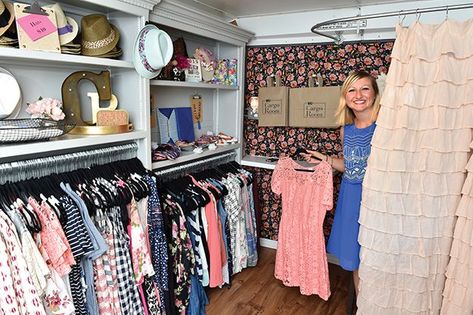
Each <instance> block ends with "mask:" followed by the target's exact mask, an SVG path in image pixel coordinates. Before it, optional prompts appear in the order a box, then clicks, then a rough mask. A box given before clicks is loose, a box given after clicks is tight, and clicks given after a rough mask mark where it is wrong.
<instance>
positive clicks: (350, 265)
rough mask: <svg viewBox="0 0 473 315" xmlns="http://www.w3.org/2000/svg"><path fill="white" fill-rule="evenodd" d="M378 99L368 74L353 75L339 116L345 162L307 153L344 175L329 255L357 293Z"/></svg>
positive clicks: (345, 85) (346, 85)
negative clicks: (345, 272) (346, 273)
mask: <svg viewBox="0 0 473 315" xmlns="http://www.w3.org/2000/svg"><path fill="white" fill-rule="evenodd" d="M378 95H379V91H378V85H377V84H376V79H375V78H374V77H372V76H371V75H370V74H369V73H367V72H364V71H357V72H354V73H352V74H350V75H349V76H348V77H347V79H346V80H345V82H344V83H343V85H342V89H341V95H340V103H339V107H338V110H337V113H336V115H337V119H338V121H339V123H340V125H341V126H342V127H341V129H340V138H341V140H342V146H343V158H334V157H330V156H326V155H324V154H322V153H320V152H317V151H311V150H307V151H308V152H309V154H305V155H304V156H305V159H306V160H307V161H309V162H311V163H317V161H318V160H317V159H319V160H325V161H327V162H328V163H329V164H331V165H332V167H333V168H334V169H336V170H338V171H340V172H343V178H342V184H341V187H340V192H339V195H338V201H337V208H336V210H335V218H334V222H333V226H332V231H331V233H330V238H329V241H328V244H327V251H328V252H329V253H331V254H333V255H334V256H335V257H337V258H338V260H339V262H340V266H341V267H342V268H343V269H345V270H349V271H353V281H354V283H355V289H356V292H357V293H358V282H359V277H358V266H359V264H360V257H359V252H360V244H359V243H358V230H359V227H360V225H359V223H358V218H359V215H360V204H361V186H362V182H363V177H364V175H365V171H366V162H367V159H368V156H369V154H370V151H371V138H372V136H373V132H374V130H375V128H376V124H375V121H376V118H377V115H378V111H379V102H378V101H377V97H378Z"/></svg>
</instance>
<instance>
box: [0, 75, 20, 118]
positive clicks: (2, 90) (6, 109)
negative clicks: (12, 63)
mask: <svg viewBox="0 0 473 315" xmlns="http://www.w3.org/2000/svg"><path fill="white" fill-rule="evenodd" d="M20 110H21V90H20V85H19V84H18V82H17V81H16V79H15V77H14V76H13V75H12V74H11V73H10V72H9V71H8V70H6V69H4V68H1V67H0V119H5V118H16V117H17V116H18V114H19V112H20Z"/></svg>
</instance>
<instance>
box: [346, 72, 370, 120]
mask: <svg viewBox="0 0 473 315" xmlns="http://www.w3.org/2000/svg"><path fill="white" fill-rule="evenodd" d="M375 98H376V96H375V91H374V89H373V86H372V85H371V81H370V79H369V78H361V79H359V80H356V81H355V82H353V84H352V85H351V86H350V87H349V88H348V90H347V93H346V95H345V102H346V104H347V106H348V107H349V108H350V109H351V110H352V111H353V112H354V113H362V112H365V111H370V110H371V109H372V107H373V104H374V101H375Z"/></svg>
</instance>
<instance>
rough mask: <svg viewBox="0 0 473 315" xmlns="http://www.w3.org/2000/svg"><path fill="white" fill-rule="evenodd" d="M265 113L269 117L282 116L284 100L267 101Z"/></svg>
mask: <svg viewBox="0 0 473 315" xmlns="http://www.w3.org/2000/svg"><path fill="white" fill-rule="evenodd" d="M264 113H265V114H267V115H281V113H282V100H265V101H264Z"/></svg>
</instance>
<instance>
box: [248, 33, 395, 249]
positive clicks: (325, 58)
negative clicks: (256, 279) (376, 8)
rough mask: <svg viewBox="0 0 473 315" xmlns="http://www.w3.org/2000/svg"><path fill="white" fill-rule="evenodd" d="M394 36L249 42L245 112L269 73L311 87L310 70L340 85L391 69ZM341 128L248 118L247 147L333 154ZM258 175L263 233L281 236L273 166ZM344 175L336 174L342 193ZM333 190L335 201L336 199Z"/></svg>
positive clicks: (274, 152) (268, 152)
mask: <svg viewBox="0 0 473 315" xmlns="http://www.w3.org/2000/svg"><path fill="white" fill-rule="evenodd" d="M393 44H394V41H392V40H391V41H385V42H363V43H346V44H342V45H336V44H317V45H305V44H304V45H291V46H269V47H250V46H249V47H247V51H246V82H245V83H246V84H245V87H246V90H245V99H246V105H245V112H246V111H247V110H248V109H249V99H250V97H252V96H258V89H259V87H264V86H266V77H268V76H270V75H272V74H274V75H279V76H281V78H282V84H283V85H285V86H289V87H292V88H297V87H304V86H307V83H308V80H309V77H311V76H312V74H318V73H319V74H321V75H322V78H323V80H324V85H326V86H329V85H341V84H342V83H343V81H344V80H345V78H346V77H347V75H348V74H349V73H350V72H351V71H354V70H365V71H367V72H370V73H371V74H372V75H373V76H375V77H376V76H378V75H379V74H381V73H387V71H388V67H389V64H390V61H391V58H390V55H391V51H392V47H393ZM339 136H340V134H339V130H338V129H315V128H290V127H261V128H259V127H258V121H257V120H252V119H246V118H245V120H244V140H245V148H244V149H245V152H246V154H250V155H257V156H268V157H269V156H276V157H277V156H280V155H293V154H294V152H295V150H296V149H297V148H298V147H306V148H310V149H313V150H318V151H320V152H322V153H324V154H328V155H331V156H341V150H342V146H341V142H340V138H339ZM252 171H254V172H255V174H256V183H257V185H258V193H257V196H255V199H257V200H256V201H257V202H258V203H259V212H260V236H261V237H264V238H268V239H272V240H277V234H278V230H279V221H280V214H281V202H280V198H279V197H278V196H275V195H274V194H273V193H272V192H271V187H270V183H271V173H272V172H271V170H266V169H252ZM340 181H341V174H338V173H334V185H335V187H334V188H335V190H334V191H336V192H338V188H339V186H340ZM337 195H338V194H337V193H335V194H334V198H335V199H334V204H335V201H336V199H337ZM332 222H333V210H332V211H331V212H328V213H327V216H326V219H325V222H324V234H325V236H326V238H327V237H328V235H329V234H330V228H331V226H332Z"/></svg>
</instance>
